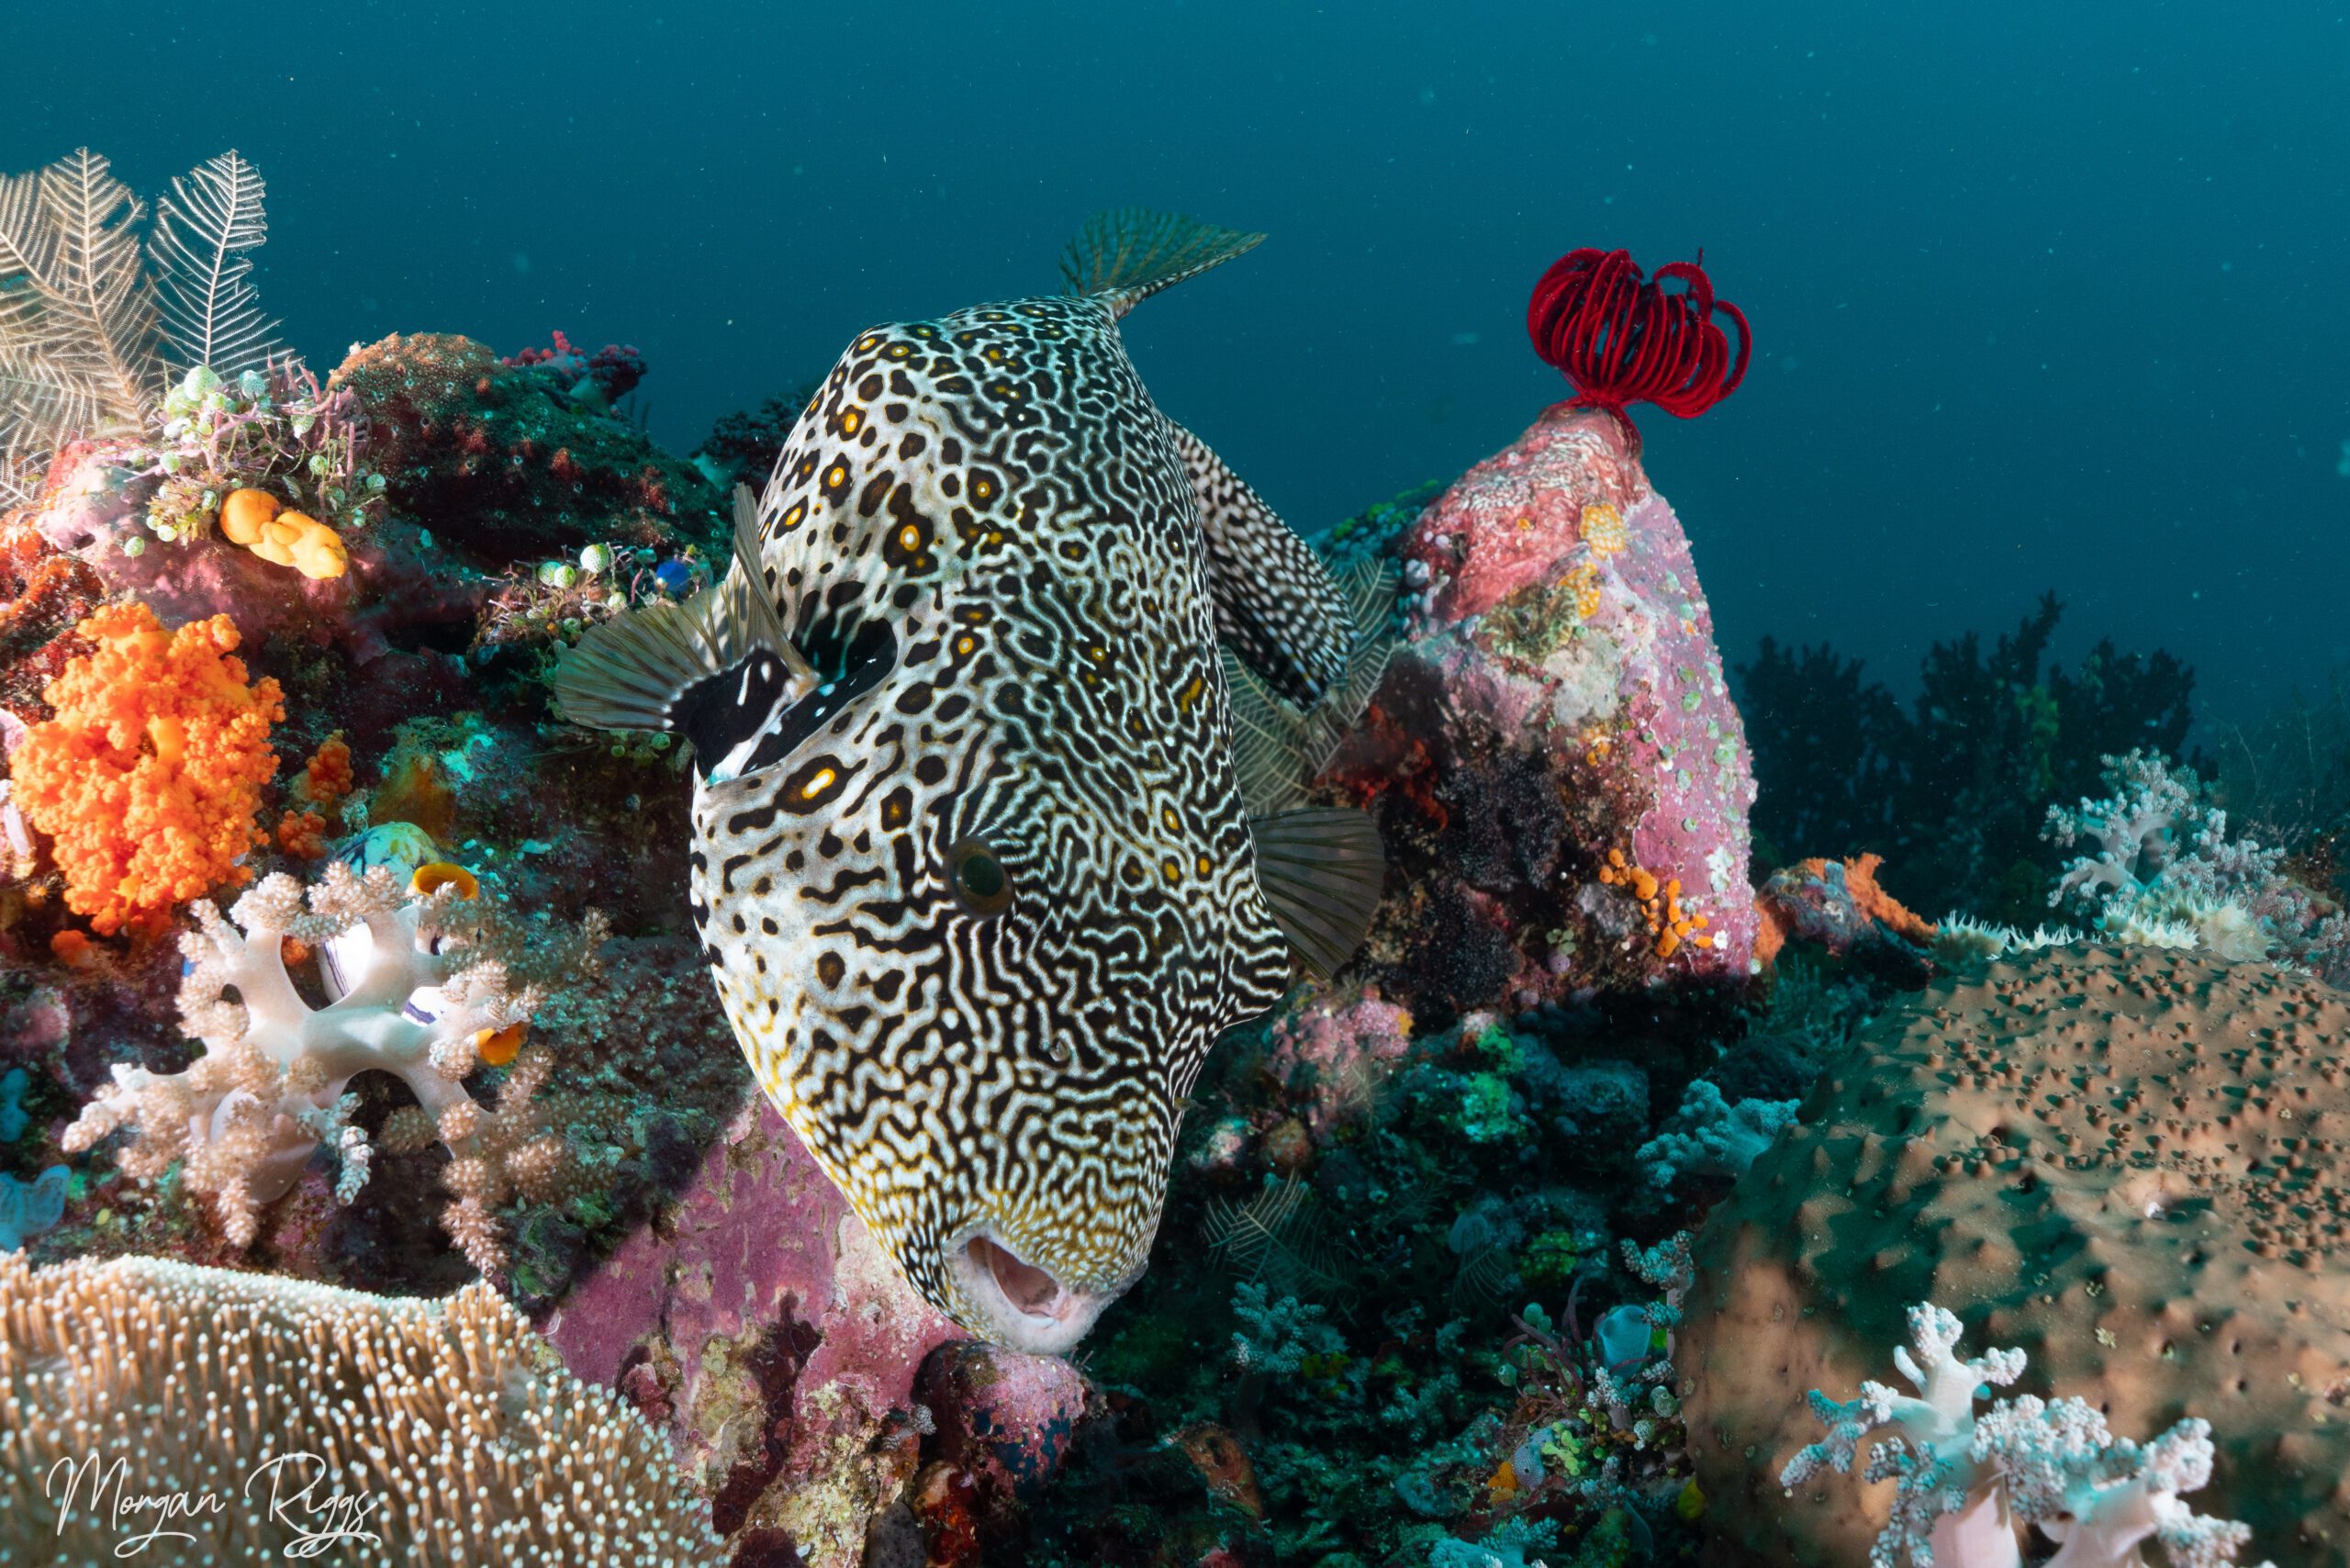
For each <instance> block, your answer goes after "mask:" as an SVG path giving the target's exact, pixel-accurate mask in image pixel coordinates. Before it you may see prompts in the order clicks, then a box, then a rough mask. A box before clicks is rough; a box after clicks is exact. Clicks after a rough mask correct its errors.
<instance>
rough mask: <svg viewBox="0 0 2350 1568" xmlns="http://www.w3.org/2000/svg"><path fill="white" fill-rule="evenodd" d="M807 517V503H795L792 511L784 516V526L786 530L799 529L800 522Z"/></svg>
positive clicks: (792, 505)
mask: <svg viewBox="0 0 2350 1568" xmlns="http://www.w3.org/2000/svg"><path fill="white" fill-rule="evenodd" d="M807 515H808V506H807V503H806V502H804V501H794V502H792V503H791V510H789V511H788V512H785V513H784V514H783V526H784V527H786V528H797V527H799V526H800V519H801V518H803V517H806V516H807Z"/></svg>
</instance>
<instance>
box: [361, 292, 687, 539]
mask: <svg viewBox="0 0 2350 1568" xmlns="http://www.w3.org/2000/svg"><path fill="white" fill-rule="evenodd" d="M581 379H583V380H585V381H587V383H588V385H589V386H595V385H597V383H596V382H595V379H594V376H593V375H592V374H584V375H583V376H582V378H581ZM327 386H328V388H329V389H330V391H342V390H345V389H347V390H349V391H350V392H351V393H353V395H354V396H355V397H356V398H358V400H359V403H360V406H361V407H363V408H364V409H366V411H367V414H368V418H369V420H371V422H372V424H373V425H374V426H375V428H376V429H377V430H378V431H380V432H381V433H380V434H379V436H378V437H377V439H376V441H375V444H374V446H373V448H372V453H373V457H374V461H375V465H376V468H377V470H378V471H379V472H380V473H382V474H383V476H384V477H385V480H386V493H387V496H388V498H389V500H390V502H391V505H392V506H393V508H394V509H395V510H398V511H400V512H402V513H404V514H405V515H407V516H409V517H413V518H416V519H419V520H420V521H423V522H424V523H425V525H426V526H427V527H429V528H430V529H431V531H432V534H433V538H434V539H435V541H436V542H438V544H439V546H440V548H442V549H443V550H446V551H447V552H449V553H450V554H451V555H452V556H453V557H454V559H456V560H457V561H460V562H463V563H464V564H465V565H467V566H474V567H476V568H478V569H481V570H484V571H493V572H494V571H499V570H502V569H504V568H505V567H506V566H509V565H510V564H512V563H514V562H516V561H520V560H533V561H535V560H538V559H542V558H545V557H549V556H554V557H558V558H570V557H575V556H576V555H577V554H578V552H579V551H580V550H582V549H584V548H585V547H587V546H588V545H589V544H595V543H620V544H625V545H628V546H630V547H632V548H637V547H642V548H646V549H653V550H658V551H662V552H665V553H667V554H676V553H677V552H678V551H679V550H680V549H682V548H683V547H684V546H686V545H688V544H691V545H694V546H696V547H697V548H699V549H701V550H703V551H705V552H708V551H712V550H717V551H718V552H719V554H721V557H723V551H722V548H721V544H722V541H723V540H724V538H725V537H726V527H727V525H726V523H725V521H724V515H723V512H722V500H723V498H722V495H721V493H720V492H719V491H718V490H717V489H716V487H713V486H712V485H711V483H710V482H709V481H708V480H707V479H705V478H703V477H702V476H701V475H700V474H699V472H697V471H696V470H695V469H694V468H692V467H691V466H690V465H687V464H683V463H680V462H678V461H677V459H675V458H673V457H670V456H669V455H667V454H666V453H663V452H662V451H661V450H660V449H659V448H657V447H655V446H654V445H653V444H652V443H651V442H648V441H646V440H645V439H644V437H643V434H641V433H640V432H639V431H636V430H634V429H633V428H632V427H631V426H629V425H627V424H625V423H623V422H622V421H621V420H617V419H614V418H612V417H611V414H610V410H609V409H608V408H607V407H606V404H605V402H604V399H603V398H601V397H600V396H599V397H597V398H575V397H574V396H572V392H573V389H574V388H573V386H572V385H565V384H564V383H563V378H562V377H561V376H560V375H547V374H546V373H544V372H543V371H541V370H538V369H534V368H532V367H530V366H513V365H505V364H500V363H499V362H498V357H497V356H496V355H495V354H493V353H490V351H489V350H488V349H487V348H484V347H483V346H482V345H481V344H479V343H476V342H473V341H472V340H471V339H469V338H461V337H453V336H449V335H445V334H438V333H430V332H420V333H414V334H410V335H408V336H405V337H403V336H397V335H395V336H393V337H389V338H386V339H384V340H383V341H382V342H377V343H373V344H368V345H365V346H358V345H354V346H353V350H352V352H351V354H350V356H349V357H348V358H346V359H345V360H344V361H343V362H342V364H341V365H339V366H338V367H337V368H336V370H335V372H334V374H333V375H331V376H330V377H329V379H328V382H327Z"/></svg>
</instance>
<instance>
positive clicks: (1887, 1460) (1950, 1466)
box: [1779, 1303, 2271, 1568]
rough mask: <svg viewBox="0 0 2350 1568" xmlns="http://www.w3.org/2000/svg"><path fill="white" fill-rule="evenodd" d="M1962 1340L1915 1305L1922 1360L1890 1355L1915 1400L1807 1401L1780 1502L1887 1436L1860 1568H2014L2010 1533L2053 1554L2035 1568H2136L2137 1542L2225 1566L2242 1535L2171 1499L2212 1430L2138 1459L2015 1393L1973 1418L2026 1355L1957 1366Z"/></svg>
mask: <svg viewBox="0 0 2350 1568" xmlns="http://www.w3.org/2000/svg"><path fill="white" fill-rule="evenodd" d="M1961 1332H1962V1330H1961V1328H1960V1326H1959V1321H1958V1318H1957V1317H1956V1316H1955V1315H1953V1314H1952V1313H1950V1312H1946V1311H1944V1310H1943V1309H1942V1308H1941V1307H1939V1306H1935V1305H1931V1304H1930V1303H1920V1304H1919V1305H1916V1306H1913V1307H1911V1308H1910V1309H1909V1338H1910V1348H1914V1350H1916V1352H1917V1353H1916V1355H1915V1356H1912V1355H1911V1353H1910V1349H1908V1348H1897V1349H1896V1350H1894V1352H1893V1361H1894V1365H1896V1366H1897V1367H1898V1368H1900V1370H1901V1375H1902V1376H1903V1377H1905V1378H1907V1379H1908V1382H1909V1384H1910V1386H1911V1387H1913V1388H1915V1389H1916V1390H1917V1391H1918V1392H1917V1394H1902V1393H1899V1392H1897V1391H1896V1390H1894V1389H1891V1388H1888V1387H1886V1385H1885V1384H1883V1383H1867V1382H1864V1383H1862V1384H1861V1396H1860V1397H1859V1398H1858V1399H1852V1400H1846V1401H1843V1402H1841V1403H1840V1402H1838V1401H1836V1400H1833V1399H1830V1398H1829V1397H1828V1396H1827V1395H1826V1394H1821V1393H1820V1392H1819V1391H1818V1389H1814V1390H1813V1391H1812V1393H1811V1408H1812V1412H1813V1414H1814V1415H1816V1416H1818V1417H1819V1419H1820V1422H1821V1424H1822V1425H1824V1426H1825V1427H1827V1428H1828V1435H1827V1437H1825V1438H1824V1439H1821V1440H1820V1441H1818V1442H1816V1443H1812V1444H1810V1445H1808V1446H1807V1447H1806V1448H1805V1449H1803V1450H1802V1451H1800V1452H1799V1453H1797V1454H1796V1457H1795V1458H1794V1459H1792V1460H1790V1461H1788V1462H1787V1465H1786V1468H1785V1469H1784V1470H1783V1471H1781V1472H1780V1473H1779V1482H1780V1484H1781V1485H1783V1486H1785V1487H1787V1488H1788V1489H1789V1490H1790V1491H1792V1490H1793V1489H1794V1488H1795V1487H1796V1486H1800V1485H1802V1484H1805V1483H1806V1482H1807V1481H1809V1480H1811V1479H1812V1478H1813V1477H1814V1476H1816V1475H1818V1473H1820V1472H1821V1471H1823V1470H1834V1471H1837V1472H1839V1473H1851V1471H1852V1459H1853V1455H1854V1454H1855V1452H1856V1451H1857V1450H1858V1449H1859V1447H1860V1443H1861V1440H1862V1439H1863V1438H1866V1437H1867V1436H1868V1435H1869V1434H1870V1433H1872V1432H1874V1431H1876V1430H1877V1429H1878V1428H1886V1427H1890V1428H1894V1431H1893V1433H1892V1435H1891V1436H1890V1437H1888V1438H1886V1439H1885V1440H1883V1441H1880V1442H1877V1443H1874V1444H1873V1445H1871V1449H1870V1455H1869V1462H1868V1465H1867V1467H1866V1469H1865V1470H1863V1473H1862V1478H1863V1480H1866V1481H1872V1482H1874V1481H1887V1480H1889V1481H1892V1482H1893V1483H1894V1484H1895V1490H1894V1502H1893V1517H1892V1518H1891V1520H1890V1521H1889V1522H1887V1524H1886V1527H1885V1529H1884V1530H1883V1531H1882V1532H1880V1533H1879V1535H1878V1536H1877V1539H1876V1543H1875V1544H1874V1546H1873V1547H1872V1548H1871V1549H1870V1551H1869V1562H1870V1564H1871V1568H1897V1564H1901V1563H1905V1562H1906V1563H1908V1564H1910V1565H1911V1568H2016V1565H2017V1564H2020V1562H2022V1561H2023V1555H2022V1549H2021V1546H2020V1540H2019V1537H2018V1534H2017V1530H2016V1527H2017V1526H2019V1525H2029V1526H2037V1527H2038V1528H2039V1529H2040V1531H2041V1533H2042V1534H2043V1535H2045V1536H2046V1537H2048V1539H2049V1540H2053V1541H2056V1542H2058V1543H2059V1550H2058V1551H2057V1553H2056V1555H2055V1556H2054V1557H2053V1558H2051V1559H2049V1561H2048V1562H2047V1564H2046V1568H2143V1558H2142V1557H2141V1556H2140V1555H2139V1552H2138V1548H2139V1547H2140V1545H2141V1544H2143V1542H2145V1541H2147V1540H2155V1541H2159V1542H2160V1543H2161V1544H2162V1546H2163V1548H2164V1550H2165V1552H2167V1553H2168V1555H2169V1561H2170V1563H2171V1568H2222V1565H2224V1564H2227V1563H2233V1562H2235V1560H2236V1552H2237V1551H2238V1550H2239V1549H2240V1548H2241V1547H2243V1546H2244V1543H2245V1542H2247V1541H2248V1540H2251V1538H2252V1530H2251V1529H2250V1527H2248V1526H2246V1525H2243V1524H2240V1523H2238V1522H2236V1521H2235V1520H2233V1519H2214V1518H2206V1517H2205V1516H2203V1515H2200V1514H2198V1513H2196V1512H2195V1511H2194V1509H2192V1508H2190V1507H2188V1506H2187V1505H2186V1504H2185V1503H2182V1502H2180V1501H2179V1497H2178V1495H2179V1494H2180V1493H2182V1492H2192V1491H2195V1490H2197V1489H2198V1488H2199V1487H2201V1486H2203V1485H2204V1484H2207V1483H2209V1482H2210V1479H2211V1458H2212V1447H2211V1428H2210V1423H2208V1422H2205V1421H2202V1420H2199V1419H2194V1418H2191V1417H2190V1418H2189V1419H2187V1420H2184V1421H2181V1422H2179V1423H2178V1424H2177V1425H2176V1426H2174V1427H2172V1428H2171V1429H2170V1430H2169V1431H2167V1432H2165V1433H2164V1434H2163V1435H2162V1436H2161V1437H2159V1438H2157V1439H2154V1441H2153V1442H2151V1443H2147V1444H2144V1445H2143V1446H2141V1445H2140V1444H2138V1443H2135V1442H2132V1441H2131V1440H2130V1439H2126V1438H2117V1437H2115V1436H2114V1435H2113V1434H2112V1433H2111V1432H2110V1431H2109V1430H2108V1429H2107V1428H2106V1424H2105V1417H2104V1416H2102V1415H2101V1414H2099V1413H2098V1411H2097V1410H2096V1409H2095V1408H2094V1407H2093V1406H2090V1405H2088V1404H2087V1403H2086V1402H2085V1401H2083V1400H2079V1399H2058V1400H2055V1401H2053V1402H2050V1401H2044V1400H2042V1399H2039V1398H2036V1397H2034V1396H2032V1395H2031V1394H2025V1395H2022V1396H2020V1397H2019V1398H2015V1399H2001V1400H1999V1401H1997V1403H1996V1404H1994V1405H1992V1406H1991V1407H1990V1408H1989V1409H1987V1410H1985V1411H1983V1412H1981V1413H1980V1414H1977V1413H1976V1411H1975V1400H1976V1399H1977V1398H1979V1397H1982V1396H1983V1395H1985V1394H1988V1393H1989V1391H1990V1390H1989V1386H1986V1385H1997V1386H2001V1387H2004V1386H2006V1385H2007V1384H2009V1383H2013V1382H2015V1381H2016V1379H2017V1378H2019V1377H2020V1376H2021V1375H2023V1369H2024V1353H2023V1352H2022V1351H2021V1350H1992V1351H1989V1352H1987V1353H1986V1354H1984V1355H1981V1356H1977V1357H1975V1359H1973V1360H1972V1361H1961V1360H1959V1359H1958V1354H1957V1346H1958V1341H1959V1338H1960V1335H1961ZM2263 1568H2271V1565H2266V1564H2264V1565H2263Z"/></svg>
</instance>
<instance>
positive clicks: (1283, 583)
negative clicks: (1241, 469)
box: [1167, 420, 1354, 708]
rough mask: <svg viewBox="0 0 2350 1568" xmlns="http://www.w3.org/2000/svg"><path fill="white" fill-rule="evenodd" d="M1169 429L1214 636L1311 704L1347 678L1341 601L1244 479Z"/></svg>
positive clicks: (1292, 697)
mask: <svg viewBox="0 0 2350 1568" xmlns="http://www.w3.org/2000/svg"><path fill="white" fill-rule="evenodd" d="M1167 426H1168V432H1169V435H1170V436H1171V437H1172V438H1173V439H1174V442H1175V454H1176V455H1177V456H1178V457H1179V458H1181V460H1182V464H1183V470H1184V472H1185V473H1186V474H1188V475H1190V476H1191V479H1192V494H1193V495H1194V496H1196V497H1197V498H1198V499H1199V506H1200V530H1201V532H1202V534H1203V537H1204V539H1205V542H1206V546H1207V549H1206V554H1207V564H1208V592H1209V594H1210V596H1211V598H1212V599H1214V605H1215V632H1216V637H1217V639H1218V640H1219V641H1221V642H1222V643H1223V644H1224V645H1225V647H1227V648H1230V649H1231V650H1232V651H1233V652H1234V653H1235V654H1237V655H1239V657H1240V661H1241V662H1242V663H1243V664H1245V665H1247V666H1248V667H1249V668H1250V669H1252V670H1255V671H1256V672H1257V673H1258V674H1259V675H1260V676H1262V677H1263V678H1264V680H1265V683H1266V684H1267V685H1268V686H1270V687H1271V688H1272V689H1273V690H1274V691H1275V692H1276V693H1278V694H1279V695H1280V696H1281V698H1282V699H1283V700H1287V701H1289V702H1292V703H1294V704H1296V705H1297V706H1298V707H1300V708H1311V707H1313V706H1314V705H1315V703H1316V702H1319V701H1320V700H1322V698H1323V697H1324V695H1325V694H1326V693H1327V692H1328V691H1329V690H1330V689H1331V688H1332V687H1333V686H1334V685H1336V684H1337V682H1338V680H1339V679H1340V678H1342V677H1343V676H1344V675H1345V674H1346V669H1347V655H1348V650H1349V649H1350V648H1351V647H1352V646H1353V644H1354V629H1353V627H1352V626H1351V625H1350V624H1349V622H1348V614H1347V602H1346V599H1345V597H1344V596H1343V595H1342V594H1341V593H1340V592H1339V591H1338V586H1337V583H1335V582H1333V581H1332V580H1331V577H1330V569H1329V568H1328V567H1327V566H1324V565H1323V564H1322V557H1321V556H1319V555H1317V554H1315V553H1314V547H1313V546H1312V545H1310V544H1308V543H1306V542H1305V541H1304V540H1303V539H1300V538H1299V537H1298V536H1297V535H1296V534H1294V533H1292V532H1290V530H1289V527H1288V525H1287V524H1286V523H1284V522H1282V521H1281V519H1280V518H1278V517H1276V516H1274V515H1273V509H1272V508H1270V507H1269V506H1267V505H1266V504H1265V503H1264V500H1263V498H1260V497H1259V495H1258V494H1257V492H1256V491H1255V490H1252V489H1250V488H1249V487H1248V482H1247V481H1245V480H1243V479H1242V478H1241V477H1240V476H1238V475H1237V474H1235V473H1234V472H1233V471H1232V470H1231V469H1229V468H1227V467H1225V465H1224V462H1223V460H1222V459H1221V458H1219V457H1217V456H1216V454H1214V453H1213V452H1211V451H1209V450H1208V447H1207V443H1206V442H1203V441H1202V440H1201V439H1200V438H1199V437H1198V436H1195V435H1193V434H1192V432H1191V431H1187V430H1185V429H1184V428H1183V427H1182V426H1181V425H1179V424H1177V423H1175V421H1174V420H1168V421H1167Z"/></svg>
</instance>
